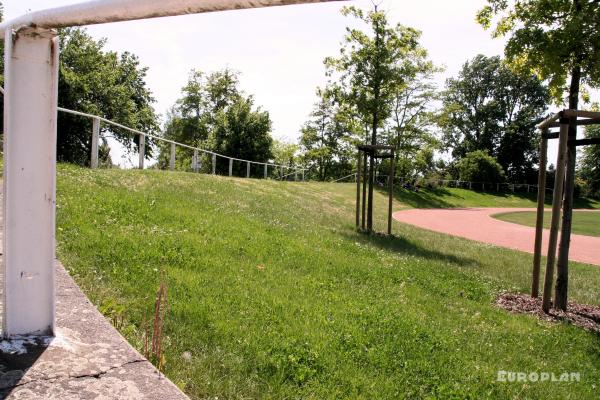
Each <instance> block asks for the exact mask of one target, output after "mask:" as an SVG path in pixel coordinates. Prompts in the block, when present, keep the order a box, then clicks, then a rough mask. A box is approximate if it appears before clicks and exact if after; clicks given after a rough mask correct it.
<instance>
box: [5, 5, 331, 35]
mask: <svg viewBox="0 0 600 400" xmlns="http://www.w3.org/2000/svg"><path fill="white" fill-rule="evenodd" d="M326 1H336V0H144V1H140V0H94V1H86V2H83V3H79V4H73V5H67V6H63V7H57V8H51V9H47V10H41V11H36V12H32V13H28V14H25V15H22V16H20V17H17V18H15V19H13V20H10V21H5V22H3V23H1V24H0V33H3V32H4V31H5V30H10V27H12V26H38V27H43V28H63V27H68V26H81V25H93V24H105V23H108V22H118V21H131V20H135V19H146V18H157V17H169V16H175V15H185V14H199V13H206V12H215V11H226V10H241V9H245V8H260V7H272V6H284V5H291V4H304V3H320V2H326Z"/></svg>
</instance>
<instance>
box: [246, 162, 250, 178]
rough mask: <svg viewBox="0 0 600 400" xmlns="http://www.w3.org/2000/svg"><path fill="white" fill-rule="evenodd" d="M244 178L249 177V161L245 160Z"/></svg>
mask: <svg viewBox="0 0 600 400" xmlns="http://www.w3.org/2000/svg"><path fill="white" fill-rule="evenodd" d="M246 178H250V161H246Z"/></svg>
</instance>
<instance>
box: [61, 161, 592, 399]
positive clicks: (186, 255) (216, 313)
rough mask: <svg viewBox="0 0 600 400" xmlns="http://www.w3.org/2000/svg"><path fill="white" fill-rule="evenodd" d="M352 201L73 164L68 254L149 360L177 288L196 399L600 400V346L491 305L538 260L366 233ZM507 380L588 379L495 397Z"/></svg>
mask: <svg viewBox="0 0 600 400" xmlns="http://www.w3.org/2000/svg"><path fill="white" fill-rule="evenodd" d="M449 193H451V196H450V197H446V198H443V201H444V202H450V200H451V199H453V200H452V201H453V202H454V203H453V205H456V206H459V205H461V204H460V203H461V202H467V201H468V202H470V201H472V200H473V199H472V198H471V199H466V198H465V197H466V194H460V192H449ZM461 198H462V199H461ZM353 199H354V186H353V185H352V184H337V185H332V184H320V183H281V182H273V181H266V182H265V181H260V180H244V179H228V178H220V177H213V176H205V175H192V174H185V173H169V172H156V171H119V170H113V171H103V170H99V171H91V170H87V169H80V168H76V167H71V166H65V165H62V166H60V168H59V172H58V207H59V208H58V229H59V234H58V242H59V249H58V250H59V251H58V253H59V256H60V258H61V260H62V261H63V262H64V264H65V266H66V267H67V268H68V269H69V270H70V272H71V274H72V275H74V276H75V278H76V280H77V282H78V283H79V284H80V285H81V286H82V287H83V288H84V290H85V291H86V293H87V294H88V296H89V297H90V298H91V299H92V300H93V302H94V303H96V304H98V305H99V306H100V308H101V310H102V311H103V312H105V314H107V315H109V316H111V315H112V316H113V318H116V319H121V318H123V320H124V323H122V325H121V326H120V330H121V332H123V334H124V335H125V336H126V337H127V338H128V339H129V340H130V341H131V342H132V343H133V344H134V345H136V346H138V348H139V346H140V337H141V333H140V329H139V325H140V322H141V321H142V319H143V315H144V313H150V310H151V308H152V303H153V297H154V294H155V292H156V289H157V287H158V282H159V279H160V276H161V274H164V276H165V279H166V281H167V283H168V287H169V298H170V311H169V318H168V321H167V326H166V333H167V336H168V338H167V339H166V341H165V345H166V351H167V354H166V362H167V364H166V374H167V375H168V376H169V377H170V378H171V379H172V380H173V381H174V382H175V383H177V384H178V385H180V386H181V387H182V388H184V390H185V391H186V392H187V393H188V394H189V395H190V396H191V397H192V398H207V397H210V398H216V397H217V396H218V397H219V398H261V399H263V398H274V399H284V398H315V399H323V398H332V399H333V398H348V397H350V398H369V399H370V398H402V397H407V398H423V397H426V396H437V397H442V398H447V397H451V396H452V395H454V396H456V397H457V398H467V397H471V398H509V397H511V398H512V397H519V398H545V399H549V398H560V399H567V398H576V399H583V398H592V397H593V396H595V395H596V394H597V391H598V382H600V337H599V336H598V335H593V334H590V333H588V332H585V331H582V330H580V329H578V328H574V327H571V326H567V325H552V324H549V323H546V322H541V321H538V320H536V319H534V318H532V317H528V316H518V315H511V314H509V313H507V312H504V311H502V310H499V309H497V308H495V307H494V306H493V305H492V302H493V299H494V296H495V295H496V294H497V293H498V292H500V291H502V290H519V291H527V290H528V287H529V282H528V276H529V265H530V263H531V257H530V256H529V255H527V254H524V253H520V252H515V251H510V250H505V249H498V248H495V247H492V246H488V245H484V244H478V243H475V242H470V241H467V240H463V239H460V238H454V237H450V236H445V235H441V234H437V233H433V232H428V231H424V230H420V229H416V228H413V227H409V226H406V225H402V224H396V225H395V227H394V234H395V237H393V238H387V237H379V236H364V235H359V234H357V233H355V231H354V227H353V223H354V221H353V215H354V214H353V201H354V200H353ZM375 199H376V203H377V204H376V206H377V210H376V221H375V222H376V226H377V227H378V228H379V229H380V230H383V228H384V222H385V211H384V210H385V197H384V196H383V195H381V194H380V193H377V194H376V198H375ZM520 201H524V200H519V202H520ZM494 202H496V200H494ZM511 202H512V200H511ZM409 203H410V202H409ZM494 205H496V204H494ZM403 206H406V205H405V204H400V203H397V204H396V205H395V207H396V209H398V208H400V207H403ZM519 206H521V204H519ZM571 276H572V280H571V287H572V289H571V295H572V298H573V299H575V300H578V301H581V302H587V303H594V304H599V303H600V296H598V290H599V289H598V288H599V287H600V285H599V283H600V273H599V270H598V268H597V267H593V266H587V265H580V264H576V263H573V266H572V274H571ZM185 351H189V352H191V353H192V355H193V358H192V361H185V360H184V359H183V358H182V357H181V354H182V353H183V352H185ZM498 370H510V371H549V372H555V373H561V372H564V371H569V372H570V371H575V372H580V373H581V382H579V383H577V382H574V383H554V384H548V383H530V384H527V385H524V384H522V383H519V384H517V383H512V384H508V383H496V382H494V381H495V378H496V374H497V371H498ZM593 385H596V386H595V387H594V386H593Z"/></svg>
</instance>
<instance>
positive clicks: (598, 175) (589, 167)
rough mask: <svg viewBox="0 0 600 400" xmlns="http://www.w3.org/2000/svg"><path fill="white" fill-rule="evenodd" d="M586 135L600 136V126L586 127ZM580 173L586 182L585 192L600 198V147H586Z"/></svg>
mask: <svg viewBox="0 0 600 400" xmlns="http://www.w3.org/2000/svg"><path fill="white" fill-rule="evenodd" d="M585 136H586V137H588V138H600V126H598V125H596V126H591V127H588V128H586V130H585ZM580 175H581V177H582V178H583V180H584V182H585V194H586V195H587V196H590V197H594V198H597V199H598V198H600V147H598V146H586V147H584V149H583V157H582V158H581V170H580Z"/></svg>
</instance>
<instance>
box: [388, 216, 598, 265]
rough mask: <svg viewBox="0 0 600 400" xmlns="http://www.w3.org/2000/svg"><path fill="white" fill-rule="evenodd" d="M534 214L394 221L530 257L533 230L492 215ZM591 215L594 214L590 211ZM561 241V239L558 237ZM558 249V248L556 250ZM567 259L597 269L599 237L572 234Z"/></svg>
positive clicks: (545, 243)
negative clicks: (516, 251)
mask: <svg viewBox="0 0 600 400" xmlns="http://www.w3.org/2000/svg"><path fill="white" fill-rule="evenodd" d="M513 211H535V209H532V208H454V209H452V208H450V209H412V210H404V211H397V212H395V213H394V219H395V220H396V221H399V222H404V223H406V224H410V225H414V226H418V227H420V228H424V229H428V230H431V231H435V232H442V233H447V234H449V235H454V236H460V237H463V238H466V239H471V240H476V241H478V242H484V243H489V244H494V245H498V246H502V247H507V248H509V249H515V250H521V251H526V252H528V253H533V244H534V241H535V228H531V227H528V226H524V225H518V224H513V223H511V222H505V221H501V220H499V219H495V218H493V217H492V215H494V214H500V213H506V212H513ZM590 212H594V211H590ZM549 233H550V232H549V230H548V229H544V235H543V244H542V249H543V252H542V254H543V255H547V254H548V237H549V236H550V235H549ZM559 240H560V235H559ZM557 247H558V246H557ZM569 259H570V260H573V261H579V262H582V263H586V264H595V265H600V237H593V236H584V235H575V234H571V248H570V251H569Z"/></svg>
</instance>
